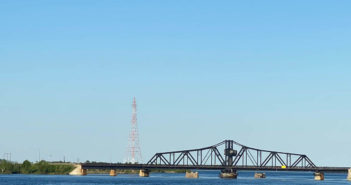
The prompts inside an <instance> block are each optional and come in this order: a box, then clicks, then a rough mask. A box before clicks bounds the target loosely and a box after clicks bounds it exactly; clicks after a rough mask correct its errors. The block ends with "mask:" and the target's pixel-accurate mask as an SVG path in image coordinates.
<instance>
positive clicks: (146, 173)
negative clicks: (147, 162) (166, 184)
mask: <svg viewBox="0 0 351 185" xmlns="http://www.w3.org/2000/svg"><path fill="white" fill-rule="evenodd" d="M149 175H150V170H148V169H141V170H140V171H139V176H140V177H149Z"/></svg>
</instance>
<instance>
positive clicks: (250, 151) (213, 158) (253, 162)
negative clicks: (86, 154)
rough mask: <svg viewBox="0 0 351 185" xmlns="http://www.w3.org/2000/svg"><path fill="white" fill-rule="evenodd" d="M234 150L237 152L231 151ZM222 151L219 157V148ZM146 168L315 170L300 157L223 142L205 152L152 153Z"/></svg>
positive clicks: (204, 149) (310, 162)
mask: <svg viewBox="0 0 351 185" xmlns="http://www.w3.org/2000/svg"><path fill="white" fill-rule="evenodd" d="M234 146H236V147H237V148H238V149H239V150H238V151H239V152H237V150H235V149H234ZM221 147H224V149H223V150H224V152H223V155H222V154H221V152H220V148H221ZM147 164H148V165H169V166H179V165H192V166H194V167H195V166H204V165H209V166H216V165H220V166H223V167H226V168H228V167H230V168H235V167H239V166H240V167H280V168H316V167H317V166H316V165H315V164H314V163H313V162H312V161H311V159H310V158H308V157H307V156H306V155H304V154H295V153H287V152H278V151H270V150H262V149H257V148H252V147H248V146H245V145H242V144H239V143H237V142H235V141H233V140H225V141H223V142H220V143H218V144H216V145H212V146H209V147H205V148H199V149H191V150H181V151H173V152H163V153H156V154H155V155H154V156H153V157H152V158H151V159H150V160H149V162H147Z"/></svg>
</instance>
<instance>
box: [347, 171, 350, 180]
mask: <svg viewBox="0 0 351 185" xmlns="http://www.w3.org/2000/svg"><path fill="white" fill-rule="evenodd" d="M347 180H349V181H351V168H350V169H349V171H348V173H347Z"/></svg>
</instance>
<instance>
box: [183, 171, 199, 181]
mask: <svg viewBox="0 0 351 185" xmlns="http://www.w3.org/2000/svg"><path fill="white" fill-rule="evenodd" d="M185 177H186V178H194V179H196V178H199V172H192V171H191V172H185Z"/></svg>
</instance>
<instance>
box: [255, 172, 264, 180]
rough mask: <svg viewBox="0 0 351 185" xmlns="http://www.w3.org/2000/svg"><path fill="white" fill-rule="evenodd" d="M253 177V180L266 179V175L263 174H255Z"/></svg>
mask: <svg viewBox="0 0 351 185" xmlns="http://www.w3.org/2000/svg"><path fill="white" fill-rule="evenodd" d="M254 177H255V179H263V178H266V174H265V173H259V172H256V173H255V175H254Z"/></svg>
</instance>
